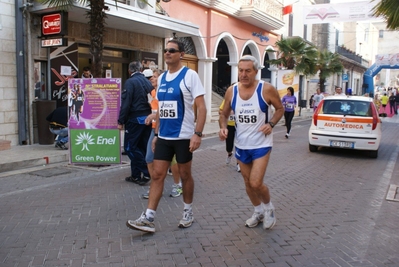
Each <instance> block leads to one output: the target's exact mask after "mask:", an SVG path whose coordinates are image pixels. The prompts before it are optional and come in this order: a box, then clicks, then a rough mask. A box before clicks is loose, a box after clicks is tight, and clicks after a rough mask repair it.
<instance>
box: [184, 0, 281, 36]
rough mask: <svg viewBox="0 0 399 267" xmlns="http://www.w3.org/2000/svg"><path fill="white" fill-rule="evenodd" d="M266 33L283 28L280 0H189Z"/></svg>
mask: <svg viewBox="0 0 399 267" xmlns="http://www.w3.org/2000/svg"><path fill="white" fill-rule="evenodd" d="M190 1H192V2H194V3H197V4H199V5H202V6H205V7H207V8H211V9H215V10H217V11H219V12H222V13H224V14H227V15H230V16H233V17H235V18H238V19H239V20H242V21H245V22H247V23H250V24H252V25H255V26H257V27H259V28H262V29H264V30H267V31H272V30H279V29H281V28H282V27H283V26H284V22H283V21H282V19H283V14H282V9H283V3H282V1H281V0H190Z"/></svg>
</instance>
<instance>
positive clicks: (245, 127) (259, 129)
mask: <svg viewBox="0 0 399 267" xmlns="http://www.w3.org/2000/svg"><path fill="white" fill-rule="evenodd" d="M258 69H259V63H258V61H257V60H256V58H255V57H253V56H249V55H245V56H243V57H242V58H241V59H240V60H239V62H238V78H239V82H238V83H237V84H235V85H234V86H230V87H229V88H228V89H227V91H226V94H225V97H224V101H225V104H224V107H223V110H222V112H221V113H220V118H219V123H220V124H219V125H220V126H221V128H220V131H219V137H220V139H221V140H225V139H226V138H227V135H228V130H227V120H228V117H229V115H230V111H231V110H233V111H234V113H235V116H236V137H235V147H236V149H235V150H236V153H235V156H236V158H237V162H238V163H239V164H240V168H241V175H242V176H243V178H244V183H245V188H246V191H247V194H248V197H249V199H250V200H251V202H252V204H253V205H254V207H255V212H254V214H253V215H252V217H251V218H249V219H248V220H247V221H246V223H245V225H246V226H247V227H255V226H257V225H258V223H260V222H262V221H263V228H264V229H271V228H272V227H273V226H274V225H275V223H276V216H275V214H274V207H273V204H272V203H271V201H270V193H269V188H268V187H267V186H266V185H265V184H264V183H263V177H264V176H265V173H266V168H267V164H268V162H269V158H270V153H271V149H272V146H273V135H272V130H273V127H274V125H275V124H277V122H278V121H279V120H280V119H281V117H282V116H283V114H284V107H283V105H282V103H281V99H280V96H279V94H278V92H277V90H276V88H275V87H273V86H272V85H271V84H269V83H265V82H263V81H259V80H256V75H257V73H258ZM272 105H273V107H274V108H275V112H274V114H272V112H271V108H270V107H271V106H272Z"/></svg>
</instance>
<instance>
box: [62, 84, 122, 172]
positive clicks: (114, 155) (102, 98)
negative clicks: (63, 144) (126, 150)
mask: <svg viewBox="0 0 399 267" xmlns="http://www.w3.org/2000/svg"><path fill="white" fill-rule="evenodd" d="M120 91H121V79H120V78H110V79H107V78H99V79H69V80H68V116H69V133H70V134H69V136H70V156H71V158H70V162H71V163H86V164H88V163H89V164H101V165H103V164H120V163H121V142H120V131H119V130H118V126H117V121H118V116H119V110H120Z"/></svg>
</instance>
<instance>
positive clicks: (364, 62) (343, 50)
mask: <svg viewBox="0 0 399 267" xmlns="http://www.w3.org/2000/svg"><path fill="white" fill-rule="evenodd" d="M335 52H336V53H338V54H340V55H341V56H344V57H346V58H349V59H351V60H353V61H355V62H357V63H359V64H360V65H362V66H364V67H369V62H368V61H367V60H365V59H363V58H362V57H361V56H359V55H358V54H356V53H355V52H353V51H351V50H349V49H347V48H345V47H343V46H335Z"/></svg>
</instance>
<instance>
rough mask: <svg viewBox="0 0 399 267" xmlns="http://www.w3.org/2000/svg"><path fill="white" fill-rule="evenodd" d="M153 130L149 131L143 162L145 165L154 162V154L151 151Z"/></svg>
mask: <svg viewBox="0 0 399 267" xmlns="http://www.w3.org/2000/svg"><path fill="white" fill-rule="evenodd" d="M154 131H155V130H154V129H152V130H151V135H150V138H148V143H147V154H146V156H145V161H146V162H147V163H152V162H153V161H154V152H153V151H152V140H153V139H154V137H155V132H154Z"/></svg>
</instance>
